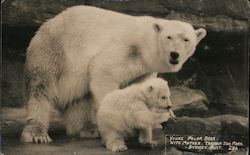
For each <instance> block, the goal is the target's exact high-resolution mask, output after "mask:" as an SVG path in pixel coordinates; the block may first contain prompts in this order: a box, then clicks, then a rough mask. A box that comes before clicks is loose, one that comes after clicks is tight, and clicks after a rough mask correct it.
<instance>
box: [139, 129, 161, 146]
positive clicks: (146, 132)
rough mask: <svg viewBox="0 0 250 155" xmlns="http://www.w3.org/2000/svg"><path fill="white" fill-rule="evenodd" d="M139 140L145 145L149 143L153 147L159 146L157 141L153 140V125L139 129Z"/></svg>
mask: <svg viewBox="0 0 250 155" xmlns="http://www.w3.org/2000/svg"><path fill="white" fill-rule="evenodd" d="M139 142H140V143H141V144H143V145H149V146H150V147H152V148H153V147H155V146H157V141H154V140H153V131H152V127H151V126H149V127H147V128H144V129H140V130H139Z"/></svg>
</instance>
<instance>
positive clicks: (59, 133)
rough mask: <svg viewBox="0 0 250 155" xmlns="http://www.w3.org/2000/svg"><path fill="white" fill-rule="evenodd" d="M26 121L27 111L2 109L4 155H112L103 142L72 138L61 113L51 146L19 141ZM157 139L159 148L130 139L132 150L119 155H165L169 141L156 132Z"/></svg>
mask: <svg viewBox="0 0 250 155" xmlns="http://www.w3.org/2000/svg"><path fill="white" fill-rule="evenodd" d="M24 118H25V112H24V109H18V108H4V109H2V110H1V147H2V148H1V152H2V153H3V154H4V155H110V154H117V153H112V152H110V151H108V150H106V149H105V147H104V146H103V145H102V143H101V139H81V138H78V137H68V136H67V135H66V133H65V131H64V129H63V127H62V125H61V124H60V119H59V118H58V117H57V113H54V117H52V118H53V120H52V122H53V123H51V124H53V125H52V126H51V128H50V130H49V134H50V135H51V138H52V139H53V142H51V143H49V144H32V143H23V142H21V141H20V140H19V138H20V134H21V131H22V128H23V122H24ZM154 137H155V139H156V140H158V142H159V145H158V146H157V147H155V148H153V149H150V148H147V147H145V146H144V147H143V146H140V145H139V143H138V142H136V140H130V141H129V142H128V143H127V144H128V147H129V150H128V151H125V152H122V153H118V154H120V155H145V154H147V155H157V154H164V146H165V144H164V143H165V139H164V134H163V132H162V131H161V130H160V129H158V130H157V131H154Z"/></svg>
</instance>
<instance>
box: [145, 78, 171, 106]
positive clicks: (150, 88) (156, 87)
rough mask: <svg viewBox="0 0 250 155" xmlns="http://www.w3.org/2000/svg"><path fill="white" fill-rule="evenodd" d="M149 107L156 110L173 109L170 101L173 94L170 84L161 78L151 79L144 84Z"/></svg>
mask: <svg viewBox="0 0 250 155" xmlns="http://www.w3.org/2000/svg"><path fill="white" fill-rule="evenodd" d="M143 85H144V89H146V90H145V96H146V97H147V105H148V107H149V108H154V109H169V108H171V107H172V103H171V100H170V95H171V92H170V90H169V86H168V82H167V81H165V80H163V79H161V78H151V79H148V80H146V82H145V83H144V84H143Z"/></svg>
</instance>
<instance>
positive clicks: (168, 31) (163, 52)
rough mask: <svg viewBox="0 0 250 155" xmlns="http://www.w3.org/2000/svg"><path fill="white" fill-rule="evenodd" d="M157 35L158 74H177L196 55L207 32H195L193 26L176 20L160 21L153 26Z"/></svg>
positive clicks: (200, 29)
mask: <svg viewBox="0 0 250 155" xmlns="http://www.w3.org/2000/svg"><path fill="white" fill-rule="evenodd" d="M153 29H154V31H155V33H156V38H157V39H156V43H155V44H156V46H157V47H156V48H157V55H158V56H157V59H158V60H155V61H157V62H154V63H158V64H157V65H154V66H155V67H157V68H155V69H154V70H157V71H158V72H177V71H179V70H180V69H181V68H182V66H183V64H184V63H185V62H186V60H187V59H188V58H189V57H190V56H192V55H193V54H194V51H195V49H196V46H197V44H198V43H199V42H200V40H201V39H203V38H204V37H205V36H206V30H205V29H203V28H199V29H197V30H195V29H194V28H193V26H192V25H190V24H188V23H185V22H181V21H176V20H158V21H156V22H155V23H154V24H153Z"/></svg>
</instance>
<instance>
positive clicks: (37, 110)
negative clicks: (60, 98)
mask: <svg viewBox="0 0 250 155" xmlns="http://www.w3.org/2000/svg"><path fill="white" fill-rule="evenodd" d="M51 111H52V105H51V104H50V103H49V102H48V101H47V99H45V98H39V99H37V98H30V100H29V101H28V104H27V113H28V117H27V120H26V123H25V126H24V129H23V132H22V135H21V140H22V141H24V142H34V143H49V142H51V141H52V139H51V138H50V137H49V135H48V127H49V120H50V115H51Z"/></svg>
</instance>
